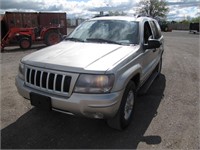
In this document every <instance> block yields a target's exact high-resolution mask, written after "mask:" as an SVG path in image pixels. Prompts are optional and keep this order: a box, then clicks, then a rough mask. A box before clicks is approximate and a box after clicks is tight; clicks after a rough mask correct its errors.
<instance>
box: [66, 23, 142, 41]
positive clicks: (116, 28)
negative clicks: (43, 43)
mask: <svg viewBox="0 0 200 150" xmlns="http://www.w3.org/2000/svg"><path fill="white" fill-rule="evenodd" d="M138 30H139V29H138V22H133V21H132V22H129V21H122V20H91V21H86V22H84V23H82V24H81V25H80V26H78V27H77V28H76V29H75V30H74V31H73V32H72V33H71V34H70V35H69V37H68V38H67V39H66V40H70V39H71V40H76V41H82V42H107V43H114V44H138V43H139V42H138V41H139V40H138V39H139V34H138Z"/></svg>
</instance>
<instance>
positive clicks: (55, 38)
mask: <svg viewBox="0 0 200 150" xmlns="http://www.w3.org/2000/svg"><path fill="white" fill-rule="evenodd" d="M60 41H61V36H60V34H59V33H58V32H57V31H54V30H51V31H48V32H47V33H46V34H45V44H46V45H48V46H50V45H53V44H56V43H59V42H60Z"/></svg>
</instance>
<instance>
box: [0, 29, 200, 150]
mask: <svg viewBox="0 0 200 150" xmlns="http://www.w3.org/2000/svg"><path fill="white" fill-rule="evenodd" d="M163 34H164V38H165V52H164V56H163V69H162V75H161V76H160V77H159V78H158V79H156V80H155V82H154V83H153V85H152V86H151V87H150V89H149V91H148V92H147V94H146V95H143V96H139V97H138V99H137V102H136V112H135V115H134V119H133V122H132V123H131V125H130V127H128V128H127V129H126V130H125V131H122V132H120V131H116V130H114V129H111V128H109V127H108V126H107V125H106V123H105V122H104V121H103V120H93V119H86V118H81V117H74V116H69V115H65V114H61V113H57V112H44V111H41V110H38V109H36V108H34V107H32V106H31V105H30V103H29V101H27V100H25V99H24V98H22V97H21V96H20V95H19V94H18V93H17V89H16V87H15V76H16V75H17V72H18V63H19V61H20V59H21V58H22V57H23V56H25V55H27V54H29V53H31V52H34V51H37V50H39V49H41V48H42V47H44V46H43V45H36V46H35V47H34V48H32V49H30V50H27V51H22V50H20V49H19V48H18V47H10V48H7V49H6V51H5V53H1V85H0V86H1V147H2V148H6V149H11V148H18V149H22V148H23V149H30V148H34V149H37V148H39V149H42V148H45V149H51V148H53V149H60V148H66V149H67V148H79V149H83V148H87V149H89V148H93V149H94V148H107V149H112V148H115V149H116V148H120V149H128V148H131V149H135V148H137V149H200V145H199V125H200V124H199V120H200V117H199V110H200V108H199V106H200V105H199V83H200V82H199V81H200V80H199V73H200V72H199V46H200V45H199V35H196V34H189V33H188V32H182V31H173V32H168V33H163Z"/></svg>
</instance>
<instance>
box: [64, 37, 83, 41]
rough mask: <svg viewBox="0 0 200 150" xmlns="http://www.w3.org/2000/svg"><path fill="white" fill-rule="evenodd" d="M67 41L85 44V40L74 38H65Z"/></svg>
mask: <svg viewBox="0 0 200 150" xmlns="http://www.w3.org/2000/svg"><path fill="white" fill-rule="evenodd" d="M65 40H66V41H67V40H69V41H75V42H85V41H84V40H82V39H79V38H73V37H71V38H65Z"/></svg>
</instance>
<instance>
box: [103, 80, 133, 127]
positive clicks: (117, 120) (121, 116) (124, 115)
mask: <svg viewBox="0 0 200 150" xmlns="http://www.w3.org/2000/svg"><path fill="white" fill-rule="evenodd" d="M135 98H136V88H135V84H134V82H132V81H130V82H129V83H128V85H127V86H126V89H125V91H124V94H123V97H122V100H121V105H120V107H119V110H118V112H117V114H116V115H115V117H114V118H111V119H109V120H107V123H108V125H109V126H110V127H111V128H114V129H117V130H123V129H125V128H126V127H128V125H129V124H130V123H131V120H132V118H133V112H134V106H135Z"/></svg>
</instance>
